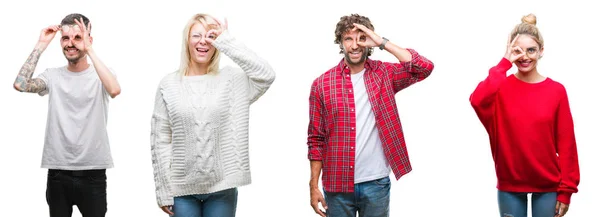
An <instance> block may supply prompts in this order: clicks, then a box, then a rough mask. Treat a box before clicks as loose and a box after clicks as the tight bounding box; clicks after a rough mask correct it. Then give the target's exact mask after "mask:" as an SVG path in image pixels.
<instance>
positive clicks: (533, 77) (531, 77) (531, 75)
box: [515, 68, 545, 83]
mask: <svg viewBox="0 0 600 217" xmlns="http://www.w3.org/2000/svg"><path fill="white" fill-rule="evenodd" d="M515 76H516V77H517V78H518V79H519V80H521V81H524V82H527V83H538V82H541V81H543V80H544V79H545V78H544V76H542V75H540V73H538V71H537V68H535V69H533V70H531V71H529V72H521V71H518V72H517V73H516V74H515Z"/></svg>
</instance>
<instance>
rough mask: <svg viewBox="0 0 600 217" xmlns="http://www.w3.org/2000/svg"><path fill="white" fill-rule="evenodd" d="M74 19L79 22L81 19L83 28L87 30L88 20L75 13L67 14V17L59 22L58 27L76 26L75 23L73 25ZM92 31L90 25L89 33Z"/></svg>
mask: <svg viewBox="0 0 600 217" xmlns="http://www.w3.org/2000/svg"><path fill="white" fill-rule="evenodd" d="M75 19H77V20H80V19H83V25H85V28H87V26H88V23H90V19H88V18H87V17H86V16H83V14H77V13H73V14H69V15H67V16H66V17H65V18H63V19H62V21H60V25H61V26H62V25H76V24H77V23H75ZM91 31H92V26H91V25H90V32H91Z"/></svg>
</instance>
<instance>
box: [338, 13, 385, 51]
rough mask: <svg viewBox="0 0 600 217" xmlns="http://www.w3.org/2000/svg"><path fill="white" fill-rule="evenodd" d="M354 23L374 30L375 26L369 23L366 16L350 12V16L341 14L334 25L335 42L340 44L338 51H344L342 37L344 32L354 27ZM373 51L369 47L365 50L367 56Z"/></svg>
mask: <svg viewBox="0 0 600 217" xmlns="http://www.w3.org/2000/svg"><path fill="white" fill-rule="evenodd" d="M354 23H358V24H361V25H363V26H366V27H367V28H369V29H370V30H373V31H375V27H373V24H371V20H369V18H368V17H365V16H361V15H358V14H351V15H350V16H343V17H341V18H340V21H339V22H338V23H337V25H336V27H335V41H334V42H335V43H336V44H339V45H340V53H344V45H343V43H342V37H343V36H344V33H346V32H348V31H350V30H352V29H353V28H354V25H353V24H354ZM372 53H373V48H369V49H368V52H367V56H371V54H372Z"/></svg>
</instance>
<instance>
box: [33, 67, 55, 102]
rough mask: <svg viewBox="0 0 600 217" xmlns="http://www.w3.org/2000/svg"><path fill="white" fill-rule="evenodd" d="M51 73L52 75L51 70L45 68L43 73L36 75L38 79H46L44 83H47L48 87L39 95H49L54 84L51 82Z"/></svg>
mask: <svg viewBox="0 0 600 217" xmlns="http://www.w3.org/2000/svg"><path fill="white" fill-rule="evenodd" d="M50 75H51V73H50V71H49V70H48V69H46V70H44V72H42V73H41V74H39V75H38V76H37V77H36V78H37V79H40V80H42V81H44V83H45V84H46V89H44V90H42V91H41V92H39V93H38V95H40V96H45V95H48V93H49V92H50V87H51V86H52V85H50V84H51V83H50V82H52V79H51V76H50Z"/></svg>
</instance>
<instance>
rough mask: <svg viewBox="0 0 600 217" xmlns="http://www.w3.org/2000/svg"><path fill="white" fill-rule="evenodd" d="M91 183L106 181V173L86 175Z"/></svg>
mask: <svg viewBox="0 0 600 217" xmlns="http://www.w3.org/2000/svg"><path fill="white" fill-rule="evenodd" d="M86 178H87V180H88V181H90V183H92V184H104V183H106V174H101V175H90V176H87V177H86Z"/></svg>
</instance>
